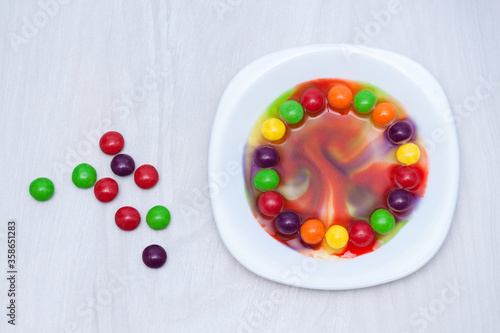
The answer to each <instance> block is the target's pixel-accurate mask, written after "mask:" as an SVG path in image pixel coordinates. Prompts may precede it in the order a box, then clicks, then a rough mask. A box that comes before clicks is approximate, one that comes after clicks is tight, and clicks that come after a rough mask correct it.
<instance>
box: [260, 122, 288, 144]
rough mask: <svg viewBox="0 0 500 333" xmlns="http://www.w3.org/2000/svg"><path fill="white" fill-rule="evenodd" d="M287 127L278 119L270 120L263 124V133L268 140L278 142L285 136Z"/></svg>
mask: <svg viewBox="0 0 500 333" xmlns="http://www.w3.org/2000/svg"><path fill="white" fill-rule="evenodd" d="M285 132H286V126H285V124H284V123H283V122H282V121H281V120H279V119H278V118H269V119H267V120H266V121H265V122H264V123H263V124H262V128H261V133H262V136H264V138H266V140H269V141H277V140H279V139H281V138H283V136H284V135H285Z"/></svg>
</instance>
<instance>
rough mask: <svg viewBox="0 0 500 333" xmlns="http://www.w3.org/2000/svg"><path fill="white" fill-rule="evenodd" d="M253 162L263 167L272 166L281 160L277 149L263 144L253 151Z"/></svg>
mask: <svg viewBox="0 0 500 333" xmlns="http://www.w3.org/2000/svg"><path fill="white" fill-rule="evenodd" d="M252 159H253V162H254V163H255V164H256V165H257V166H259V167H261V168H272V167H273V166H275V165H276V164H278V162H279V159H280V157H279V155H278V152H277V151H276V149H274V148H273V147H269V146H261V147H259V148H257V149H255V151H254V152H253V158H252Z"/></svg>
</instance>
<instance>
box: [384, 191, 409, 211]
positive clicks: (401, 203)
mask: <svg viewBox="0 0 500 333" xmlns="http://www.w3.org/2000/svg"><path fill="white" fill-rule="evenodd" d="M412 203H413V197H412V196H411V194H410V193H409V192H408V191H406V190H403V189H400V188H398V189H397V190H394V191H392V192H391V193H389V195H388V196H387V205H388V206H389V208H390V209H391V210H393V211H395V212H404V211H406V210H408V209H410V207H411V204H412Z"/></svg>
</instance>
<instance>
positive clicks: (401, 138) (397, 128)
mask: <svg viewBox="0 0 500 333" xmlns="http://www.w3.org/2000/svg"><path fill="white" fill-rule="evenodd" d="M412 136H413V127H412V126H411V125H410V124H409V123H407V122H406V121H396V122H394V123H393V124H392V125H391V126H390V127H389V128H388V129H387V137H388V138H389V140H391V141H392V142H393V143H395V144H397V145H400V144H403V143H406V142H408V140H410V139H411V138H412Z"/></svg>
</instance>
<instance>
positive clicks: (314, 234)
mask: <svg viewBox="0 0 500 333" xmlns="http://www.w3.org/2000/svg"><path fill="white" fill-rule="evenodd" d="M300 237H301V238H302V240H303V241H304V242H306V243H307V244H311V245H314V244H318V243H319V242H321V241H322V240H323V237H325V225H324V224H323V222H321V221H320V220H317V219H311V220H307V221H306V222H305V223H304V224H303V225H302V226H301V227H300Z"/></svg>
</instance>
